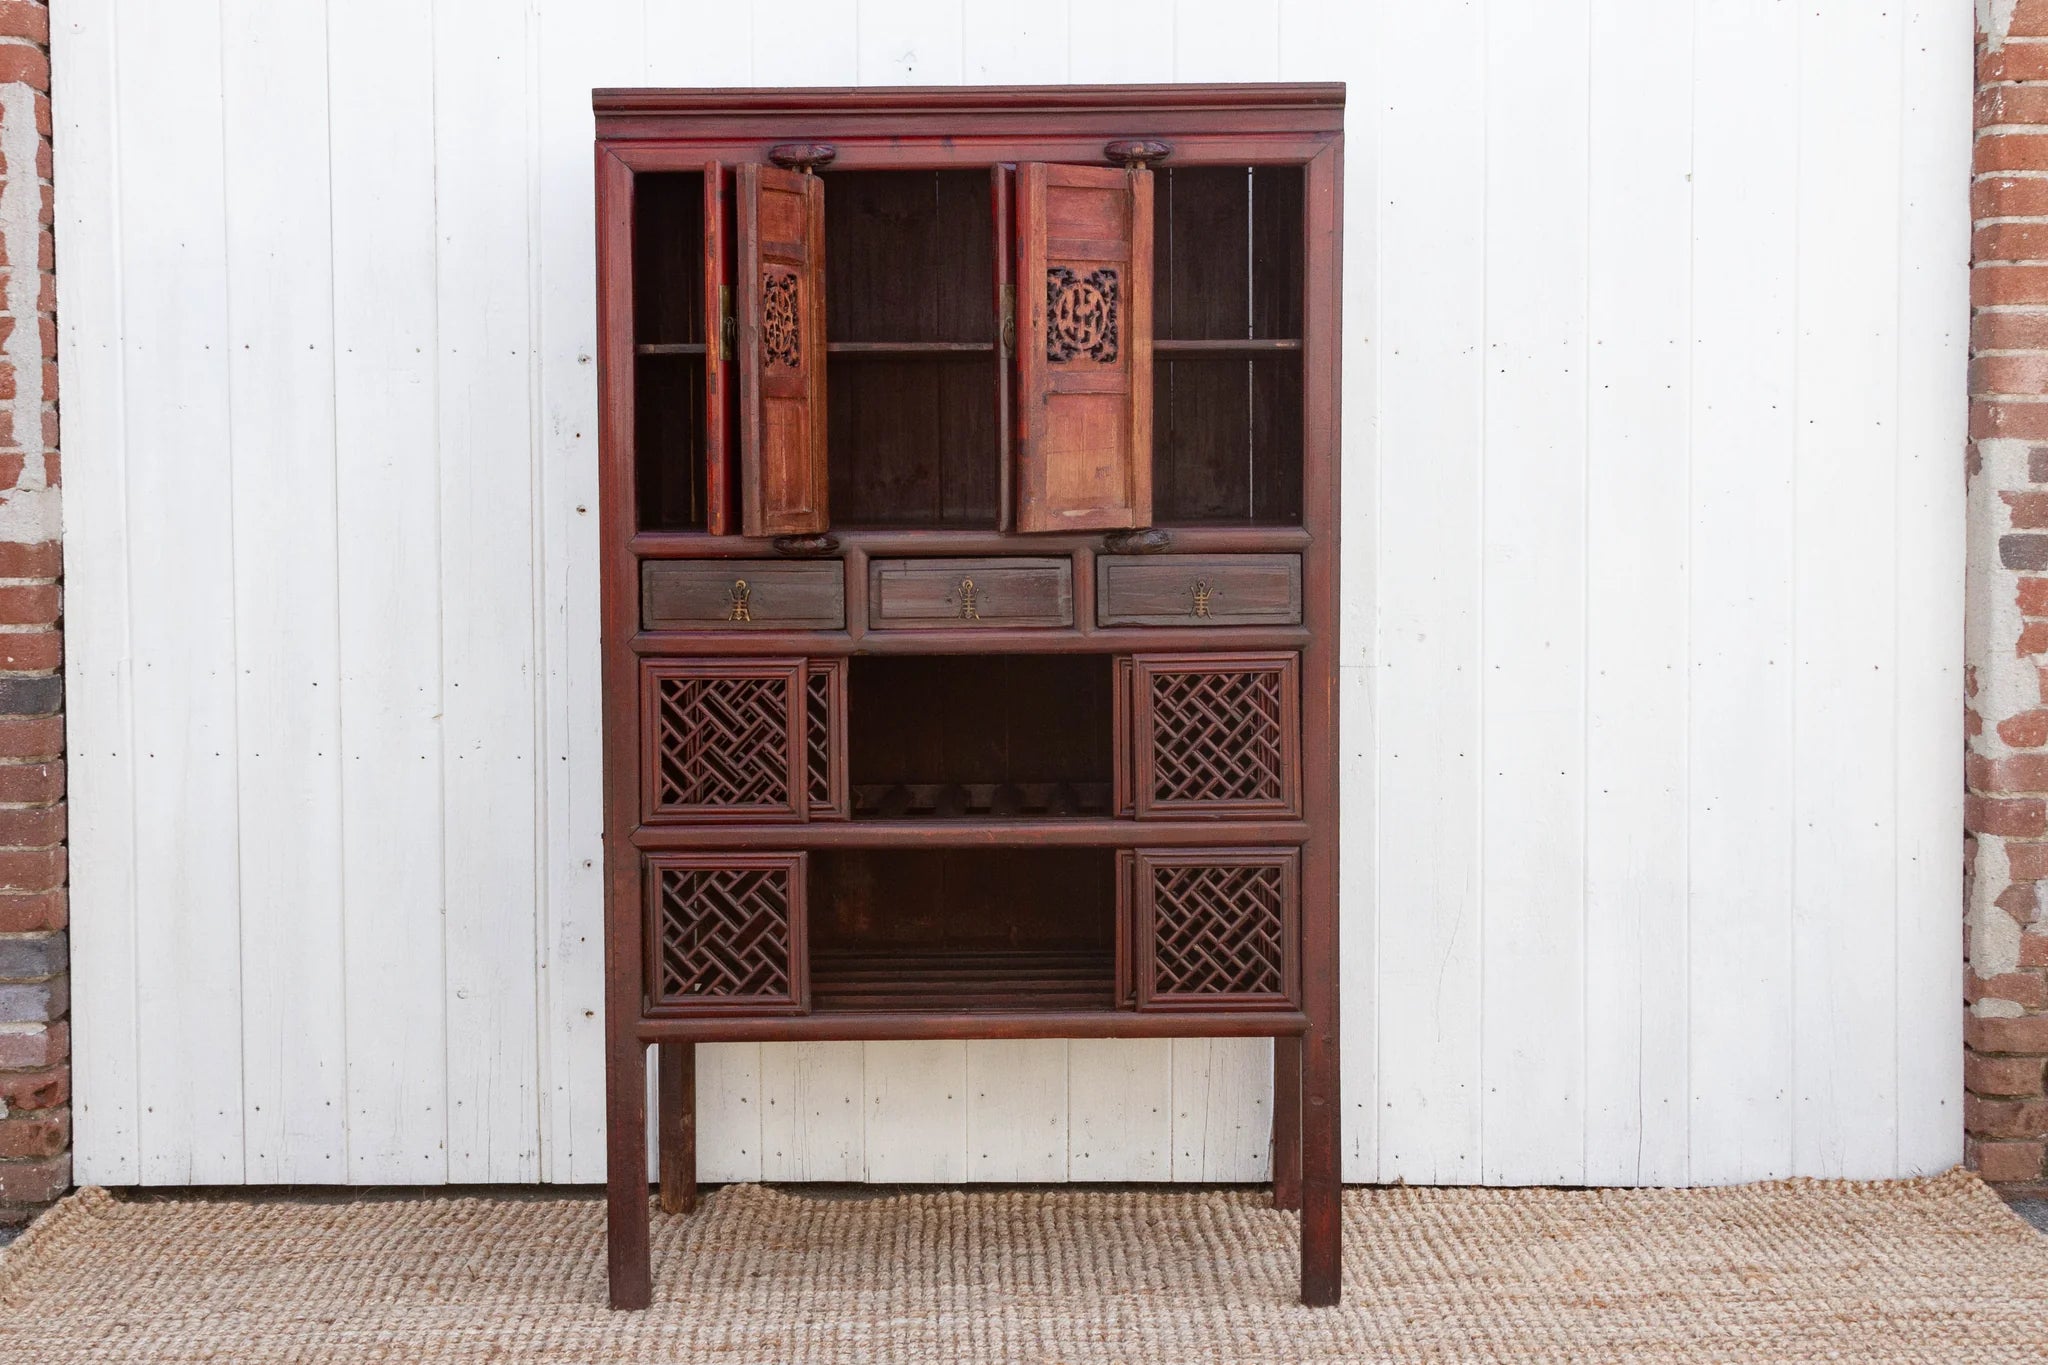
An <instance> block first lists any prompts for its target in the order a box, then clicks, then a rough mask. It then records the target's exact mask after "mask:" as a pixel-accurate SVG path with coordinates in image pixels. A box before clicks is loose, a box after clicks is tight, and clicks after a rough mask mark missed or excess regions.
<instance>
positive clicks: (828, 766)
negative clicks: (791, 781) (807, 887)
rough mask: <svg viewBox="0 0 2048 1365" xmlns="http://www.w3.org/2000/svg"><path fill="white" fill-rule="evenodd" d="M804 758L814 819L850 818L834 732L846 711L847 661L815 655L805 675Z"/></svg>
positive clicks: (811, 814)
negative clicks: (833, 737)
mask: <svg viewBox="0 0 2048 1365" xmlns="http://www.w3.org/2000/svg"><path fill="white" fill-rule="evenodd" d="M804 694H805V717H804V759H805V765H806V772H807V776H808V780H809V783H810V812H809V813H810V817H811V819H813V820H844V819H846V818H847V815H848V811H847V804H846V779H845V774H844V773H843V772H841V771H840V766H841V762H842V760H841V758H840V750H839V749H838V748H836V747H835V746H834V745H833V743H832V736H833V734H834V732H835V731H837V730H838V729H839V728H840V727H841V726H842V724H843V718H844V717H845V715H846V704H845V696H846V661H845V660H843V659H812V660H811V661H810V663H809V664H808V665H807V666H806V672H805V675H804Z"/></svg>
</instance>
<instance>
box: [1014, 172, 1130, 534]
mask: <svg viewBox="0 0 2048 1365" xmlns="http://www.w3.org/2000/svg"><path fill="white" fill-rule="evenodd" d="M1016 288H1017V311H1018V314H1019V316H1018V326H1017V333H1018V335H1017V381H1018V382H1017V529H1018V530H1019V531H1089V530H1104V529H1114V528H1117V527H1131V526H1146V525H1149V524H1150V523H1151V520H1152V436H1151V431H1152V175H1151V172H1149V171H1146V170H1142V169H1136V170H1123V169H1119V168H1113V167H1101V166H1055V165H1046V164H1043V163H1037V162H1032V163H1027V164H1025V165H1022V166H1019V167H1018V168H1017V286H1016Z"/></svg>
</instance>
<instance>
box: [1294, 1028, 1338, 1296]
mask: <svg viewBox="0 0 2048 1365" xmlns="http://www.w3.org/2000/svg"><path fill="white" fill-rule="evenodd" d="M1301 1100H1302V1103H1301V1301H1302V1302H1303V1303H1304V1304H1306V1305H1308V1306H1309V1307H1311V1308H1323V1307H1328V1306H1329V1305H1331V1304H1333V1303H1335V1302H1337V1299H1338V1296H1339V1295H1340V1294H1341V1293H1342V1255H1343V1250H1342V1238H1343V1232H1344V1185H1343V1168H1342V1152H1343V1145H1342V1139H1341V1135H1340V1133H1339V1131H1338V1130H1339V1109H1338V1104H1337V1040H1336V1038H1335V1037H1334V1036H1333V1034H1332V1031H1331V1030H1330V1029H1328V1028H1322V1029H1317V1030H1314V1031H1312V1032H1310V1034H1309V1035H1308V1036H1307V1037H1306V1038H1304V1039H1303V1040H1302V1068H1301Z"/></svg>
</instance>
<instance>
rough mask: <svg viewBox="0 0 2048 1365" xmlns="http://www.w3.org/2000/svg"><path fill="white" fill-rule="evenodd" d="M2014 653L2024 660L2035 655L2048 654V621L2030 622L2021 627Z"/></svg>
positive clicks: (2014, 644)
mask: <svg viewBox="0 0 2048 1365" xmlns="http://www.w3.org/2000/svg"><path fill="white" fill-rule="evenodd" d="M2012 652H2013V653H2014V655H2016V656H2017V657H2019V658H2022V659H2025V658H2029V657H2031V656H2033V655H2035V654H2048V621H2029V622H2027V623H2026V624H2025V625H2023V626H2021V627H2020V635H2019V639H2018V640H2016V641H2014V642H2013V650H2012Z"/></svg>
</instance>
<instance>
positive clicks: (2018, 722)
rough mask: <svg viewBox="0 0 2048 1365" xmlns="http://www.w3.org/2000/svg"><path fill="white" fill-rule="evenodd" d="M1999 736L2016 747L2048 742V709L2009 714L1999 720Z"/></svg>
mask: <svg viewBox="0 0 2048 1365" xmlns="http://www.w3.org/2000/svg"><path fill="white" fill-rule="evenodd" d="M1998 737H1999V738H2000V739H2002V740H2004V741H2005V742H2006V743H2007V744H2010V745H2012V746H2013V748H2015V749H2035V748H2039V747H2040V746H2041V745H2043V744H2048V710H2043V709H2041V708H2038V707H2037V708H2035V709H2034V710H2032V711H2022V712H2020V713H2019V714H2018V715H2016V716H2007V717H2006V718H2005V719H2004V720H2002V721H2000V722H1998ZM1994 832H1995V831H1994Z"/></svg>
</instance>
